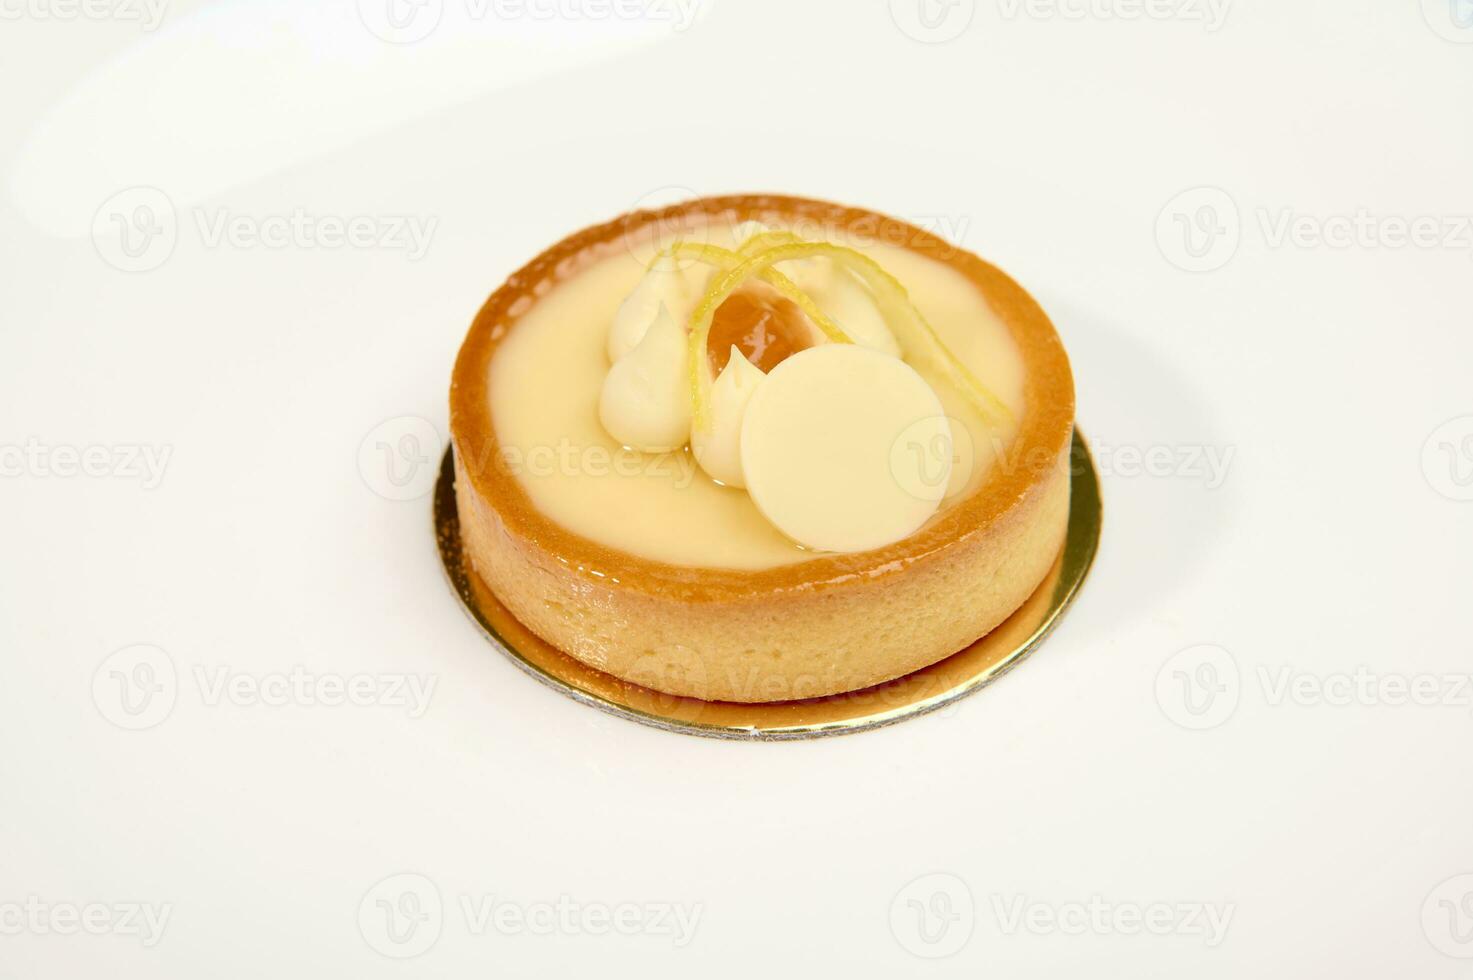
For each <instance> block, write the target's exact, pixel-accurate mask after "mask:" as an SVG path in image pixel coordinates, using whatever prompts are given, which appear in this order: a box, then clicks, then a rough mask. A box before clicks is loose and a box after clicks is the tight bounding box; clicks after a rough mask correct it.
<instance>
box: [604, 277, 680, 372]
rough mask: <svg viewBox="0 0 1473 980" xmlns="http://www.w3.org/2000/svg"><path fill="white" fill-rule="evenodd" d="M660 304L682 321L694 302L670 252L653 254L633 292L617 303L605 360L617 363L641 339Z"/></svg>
mask: <svg viewBox="0 0 1473 980" xmlns="http://www.w3.org/2000/svg"><path fill="white" fill-rule="evenodd" d="M661 306H664V307H665V308H666V309H668V310H669V311H670V314H671V315H672V316H673V317H675V318H676V320H677V322H683V321H684V320H685V318H686V317H687V316H689V315H690V311H691V308H692V307H694V306H695V297H694V295H693V292H692V287H691V283H690V280H689V279H688V278H687V277H686V275H685V273H684V272H683V271H682V270H681V267H680V263H679V262H677V261H676V260H675V258H674V257H673V256H670V255H661V256H660V257H659V258H657V259H656V260H655V262H654V264H653V265H652V266H650V269H649V271H648V272H646V273H645V274H644V278H642V279H640V281H639V285H637V286H635V287H634V292H632V293H630V294H629V296H628V297H626V298H625V300H624V302H623V303H620V304H619V309H618V310H617V311H616V312H615V313H614V322H613V325H612V326H611V327H610V328H609V345H608V351H609V362H610V363H612V364H617V363H618V362H619V361H620V360H622V359H623V357H624V355H626V354H628V353H629V352H630V351H632V350H634V348H635V347H637V346H638V345H639V342H640V341H641V340H643V339H644V335H645V331H647V330H649V328H650V324H652V323H654V322H655V317H656V316H658V315H659V313H660V308H661Z"/></svg>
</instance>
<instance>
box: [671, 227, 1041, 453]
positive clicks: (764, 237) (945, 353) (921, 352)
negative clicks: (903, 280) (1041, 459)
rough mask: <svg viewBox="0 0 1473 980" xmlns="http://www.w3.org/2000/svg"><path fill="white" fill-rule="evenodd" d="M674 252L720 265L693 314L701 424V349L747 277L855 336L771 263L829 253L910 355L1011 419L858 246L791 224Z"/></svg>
mask: <svg viewBox="0 0 1473 980" xmlns="http://www.w3.org/2000/svg"><path fill="white" fill-rule="evenodd" d="M668 251H669V252H670V253H671V254H673V255H677V256H680V257H683V258H690V259H695V260H697V261H701V262H704V263H706V264H708V265H713V266H715V267H716V268H717V269H718V270H719V271H718V274H717V275H716V276H715V277H713V279H712V281H711V283H710V285H709V286H708V287H707V289H706V292H705V295H703V296H702V297H701V299H700V301H699V302H698V303H697V304H696V307H695V310H694V311H693V312H692V313H691V319H690V357H689V358H688V367H689V372H690V385H691V401H692V409H693V421H694V422H695V424H696V425H697V426H700V427H701V428H702V429H707V428H709V426H710V391H711V383H712V378H711V376H710V367H709V365H708V364H707V358H705V357H703V356H702V352H703V351H704V350H705V348H706V344H707V341H708V338H709V336H710V332H711V323H712V320H713V319H714V318H715V315H716V310H717V309H718V308H719V307H720V306H721V304H722V303H724V302H726V300H727V299H728V298H729V297H730V296H731V295H732V294H733V293H734V292H736V291H737V289H739V288H740V287H741V286H742V284H743V283H745V282H747V281H748V280H749V279H753V278H758V279H761V280H762V281H763V282H765V283H767V284H768V285H770V286H772V287H773V288H774V289H775V290H777V291H778V292H779V293H780V294H782V295H783V296H784V297H785V298H787V299H789V300H791V301H792V302H793V303H794V304H795V305H797V307H798V308H799V309H800V310H802V311H803V313H804V315H805V316H807V317H808V319H809V320H811V321H812V322H813V324H814V326H815V327H817V328H818V330H819V331H820V332H821V333H823V334H824V336H825V337H827V338H828V339H829V340H830V341H831V342H834V343H851V342H852V341H851V340H850V338H849V337H848V336H847V335H846V334H845V333H844V331H843V330H842V329H841V328H840V327H839V326H838V325H837V324H835V323H834V322H833V320H831V319H830V318H829V317H827V316H825V315H824V313H823V312H822V311H821V310H820V309H819V308H818V306H817V304H816V303H814V301H813V299H812V298H811V297H810V296H809V295H808V294H807V293H805V292H803V291H802V290H801V289H799V288H798V287H797V285H795V284H794V283H793V281H792V280H791V279H789V278H788V277H787V276H784V275H783V274H782V273H781V272H778V271H777V270H776V269H774V268H773V266H774V265H776V264H777V263H779V262H790V261H795V260H801V259H812V258H826V259H829V260H831V261H832V262H834V263H835V264H836V265H838V266H840V267H841V268H843V269H845V270H847V271H849V272H851V273H853V274H854V275H855V276H857V277H858V278H859V280H860V281H861V282H862V283H864V285H865V286H867V287H868V288H869V291H870V293H871V295H872V296H873V297H874V299H875V303H876V306H877V307H878V308H879V310H880V313H881V315H882V316H883V317H884V319H885V321H886V323H887V325H889V327H890V329H891V330H892V331H894V332H895V334H896V335H897V339H898V340H899V341H900V345H901V349H902V350H903V352H904V353H905V355H906V359H907V360H912V361H916V360H918V361H921V362H922V363H924V364H927V365H928V366H930V367H932V368H933V369H935V370H937V371H939V372H940V373H942V374H944V375H945V376H946V377H947V378H948V379H949V380H950V381H951V382H952V384H953V385H954V386H955V387H956V388H958V389H959V390H960V391H961V392H962V393H963V394H964V395H965V396H966V397H967V399H968V400H969V401H970V402H971V403H972V404H973V406H974V407H975V408H976V409H977V410H978V411H979V412H980V413H981V414H982V415H983V417H984V418H987V419H990V420H993V421H1010V420H1011V419H1012V412H1011V411H1010V410H1009V409H1008V407H1007V405H1005V404H1004V403H1003V402H1002V400H1001V399H999V398H998V397H997V396H996V395H995V394H993V393H992V392H991V391H990V390H989V389H988V388H987V387H986V386H985V385H983V384H982V382H981V381H979V380H978V379H977V377H976V375H974V374H973V373H972V372H971V371H970V370H968V368H967V366H966V365H965V364H963V363H962V362H961V360H960V359H959V358H958V357H957V356H956V355H955V354H954V353H952V351H951V349H950V348H949V347H947V346H946V343H945V341H943V340H942V339H941V337H940V335H939V334H937V333H936V330H935V328H934V327H932V326H931V324H930V322H929V321H928V320H927V319H926V318H925V316H924V315H923V314H922V313H921V311H920V310H919V309H918V308H917V307H916V305H915V303H914V302H913V301H912V300H911V298H910V294H909V293H908V292H907V291H906V289H905V287H904V286H903V285H901V284H900V281H899V280H897V279H896V278H895V277H894V276H892V275H890V273H888V272H886V271H885V269H884V268H883V267H882V266H881V265H880V264H879V263H878V262H876V261H875V260H874V259H872V258H870V257H869V256H867V255H865V254H864V253H862V252H859V251H856V250H855V249H852V248H848V247H846V246H843V245H835V244H833V243H831V242H814V241H807V240H805V239H803V238H801V237H799V236H798V235H795V234H793V233H792V232H789V231H771V232H764V233H761V234H758V235H754V236H752V237H751V238H749V239H748V240H747V241H745V242H743V243H742V245H741V246H740V247H739V248H738V249H737V250H736V251H732V250H731V249H725V248H721V247H719V246H715V245H699V244H693V243H688V242H677V243H675V244H674V245H673V246H671V247H670V248H669V249H668Z"/></svg>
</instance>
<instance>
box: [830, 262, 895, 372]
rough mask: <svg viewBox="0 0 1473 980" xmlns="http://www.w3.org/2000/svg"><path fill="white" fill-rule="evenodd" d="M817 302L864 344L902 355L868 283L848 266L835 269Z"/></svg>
mask: <svg viewBox="0 0 1473 980" xmlns="http://www.w3.org/2000/svg"><path fill="white" fill-rule="evenodd" d="M814 301H815V302H816V303H818V306H819V308H820V309H822V310H823V311H824V312H825V313H827V314H828V315H829V316H830V317H832V318H833V321H834V322H835V323H837V324H838V325H839V329H840V330H842V331H844V332H845V333H846V334H848V335H849V339H850V340H852V341H854V342H855V343H856V344H858V345H859V346H861V347H868V348H869V349H870V350H877V351H879V352H880V353H882V354H889V355H890V356H891V357H900V356H901V351H900V344H899V343H898V342H897V341H896V340H895V335H894V334H893V333H891V332H890V327H889V326H888V325H887V324H886V323H885V317H884V315H883V314H882V313H880V307H879V305H878V304H877V303H876V302H875V298H874V296H873V294H871V293H870V291H869V290H868V289H867V288H865V285H864V284H863V283H862V282H860V281H859V280H858V279H856V278H854V276H853V275H852V274H850V273H849V272H848V271H846V270H844V269H833V270H831V273H830V275H829V276H828V278H827V280H826V282H825V284H824V286H823V288H821V289H819V290H817V295H816V296H815V297H814Z"/></svg>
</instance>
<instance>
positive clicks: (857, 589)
mask: <svg viewBox="0 0 1473 980" xmlns="http://www.w3.org/2000/svg"><path fill="white" fill-rule="evenodd" d="M697 217H705V218H706V219H708V220H710V221H713V222H715V221H721V222H731V223H736V222H740V221H745V220H749V219H759V220H767V221H769V222H774V223H783V222H792V223H803V224H812V223H821V224H823V225H826V226H829V227H834V228H839V229H843V230H845V231H846V232H848V233H852V234H854V235H856V236H870V237H871V238H873V239H876V240H879V241H883V242H886V243H888V244H896V245H902V246H904V247H905V248H908V249H910V250H912V251H914V252H917V253H920V254H922V255H925V256H927V257H929V258H932V259H935V260H937V261H940V262H943V263H945V264H946V265H949V266H950V267H951V268H953V269H955V270H956V271H958V272H960V273H961V274H962V275H964V276H966V277H967V279H969V280H970V281H971V282H972V283H973V284H974V285H975V286H976V287H977V289H978V290H980V291H981V292H982V294H983V296H984V297H985V298H986V300H987V302H988V304H989V305H990V306H991V307H992V309H993V310H994V311H995V312H996V314H997V315H998V316H999V317H1000V318H1001V320H1002V321H1003V323H1004V324H1005V325H1006V326H1007V328H1008V330H1009V331H1010V333H1011V334H1012V337H1013V340H1014V342H1015V343H1016V344H1017V347H1018V350H1019V353H1020V355H1021V357H1022V360H1023V366H1024V375H1025V379H1024V409H1023V413H1022V417H1021V418H1020V420H1019V426H1018V431H1017V433H1016V435H1015V437H1014V439H1013V442H1012V444H1011V446H1010V447H1009V449H1008V450H1007V452H1006V455H1005V457H1004V458H1003V459H1001V460H999V461H998V462H997V464H995V465H994V467H993V469H992V470H991V471H990V472H989V473H988V475H987V476H986V477H985V479H984V480H983V481H982V483H981V485H980V486H978V487H977V488H976V489H975V490H974V491H972V492H971V493H970V494H969V495H968V496H967V497H966V498H965V499H963V500H961V501H959V502H956V503H955V504H953V505H951V506H950V507H949V508H948V509H947V510H945V511H944V512H943V513H942V514H940V515H939V516H938V517H937V519H935V520H934V521H933V522H931V523H930V524H928V525H927V526H926V527H924V528H922V529H921V530H920V531H918V532H917V533H916V534H914V535H911V536H910V537H908V538H906V539H904V540H902V541H899V542H896V543H895V544H892V545H889V546H887V547H884V548H878V549H875V550H872V551H865V552H860V553H856V554H846V555H831V556H823V557H818V558H814V559H812V560H809V561H805V562H801V563H799V564H794V565H785V566H781V567H777V568H769V569H762V570H758V571H741V570H734V569H722V568H693V567H686V566H679V565H671V564H666V563H662V562H657V561H651V560H648V559H645V558H642V557H640V556H637V555H633V554H630V553H628V552H625V551H621V550H618V549H614V548H610V547H607V546H605V545H602V544H600V543H598V542H596V541H593V540H591V539H589V538H586V537H583V536H582V535H579V534H575V533H574V532H572V531H570V530H568V529H567V528H565V527H563V526H561V525H559V524H557V523H556V522H554V521H552V520H551V519H550V518H548V517H547V516H545V515H544V514H542V513H541V512H540V511H539V510H538V509H537V508H536V507H535V506H534V505H533V503H532V500H531V498H530V497H529V496H528V494H527V492H526V490H525V489H524V488H523V487H522V485H521V484H520V483H519V482H518V480H517V478H516V476H515V475H513V474H512V473H511V472H509V471H508V470H507V469H506V468H505V467H503V466H499V465H496V462H497V461H498V460H501V459H502V458H503V455H502V452H501V447H500V446H499V445H498V443H497V440H496V431H495V425H494V422H493V419H492V417H491V408H490V399H489V397H488V394H489V393H488V390H487V385H488V379H489V376H490V371H489V368H490V364H491V359H492V358H493V357H494V356H495V354H496V351H497V348H498V346H499V344H500V342H501V340H502V339H503V338H504V337H505V336H506V335H507V332H508V331H509V330H512V329H514V328H515V324H516V321H517V319H518V318H519V317H520V316H521V315H523V314H524V313H525V312H526V311H527V310H528V309H530V308H531V306H532V304H534V303H535V302H536V301H537V299H538V297H540V296H541V295H543V294H545V293H546V291H547V290H548V289H550V288H551V287H552V286H553V285H555V284H556V283H557V282H558V281H560V280H561V279H564V278H567V277H569V276H572V275H575V274H576V273H577V271H578V270H579V269H580V268H582V267H583V266H585V265H587V264H589V263H591V262H593V261H596V260H597V259H599V258H601V257H603V256H605V255H608V254H610V253H611V251H612V250H614V249H620V248H624V247H625V246H626V243H627V242H628V241H630V240H632V239H634V238H636V237H638V236H646V237H647V236H649V235H651V234H653V233H654V230H655V229H658V228H661V227H668V226H670V225H672V224H675V223H678V222H681V221H684V220H690V219H693V218H697ZM1073 421H1074V384H1073V377H1072V375H1071V373H1070V368H1069V360H1068V357H1067V355H1066V354H1065V352H1064V348H1063V346H1062V344H1061V343H1060V342H1059V338H1058V335H1057V333H1056V332H1055V331H1054V328H1053V325H1052V324H1051V323H1050V322H1049V320H1048V317H1047V316H1046V315H1045V314H1044V312H1043V310H1042V309H1040V308H1039V306H1038V304H1037V303H1036V302H1034V300H1033V299H1032V297H1031V296H1029V295H1028V293H1027V292H1026V291H1024V290H1023V289H1022V287H1020V286H1019V285H1018V284H1017V283H1015V282H1014V281H1013V280H1012V279H1010V278H1009V277H1008V276H1007V275H1006V274H1004V273H1003V272H1001V271H1000V270H998V269H997V268H995V267H994V266H992V265H990V264H989V263H987V262H984V261H983V260H982V259H980V258H977V257H976V256H974V255H972V254H971V253H969V252H965V251H963V250H961V249H959V248H957V247H956V246H955V245H952V244H950V243H948V242H945V241H943V240H942V239H939V238H937V237H935V236H934V235H931V234H929V233H928V232H925V231H923V230H921V229H919V228H916V227H914V226H911V225H909V224H906V223H904V222H901V221H897V220H896V219H893V218H888V217H885V216H882V215H879V214H876V213H874V212H872V211H867V210H863V209H859V208H849V207H842V206H839V205H834V204H828V203H824V202H821V201H814V200H807V199H802V198H793V197H782V196H771V195H762V196H754V195H742V196H731V197H714V198H702V199H699V200H695V201H688V202H684V203H682V204H679V205H676V206H674V207H670V208H665V209H663V210H659V211H638V212H633V213H631V214H628V215H625V216H623V217H621V218H618V219H616V220H614V221H611V222H609V223H607V224H603V225H598V226H595V227H592V228H588V229H586V230H584V231H582V232H579V233H577V234H575V235H573V236H571V237H569V238H567V239H565V240H563V241H562V242H560V243H558V244H557V245H554V246H553V247H552V248H550V249H548V250H547V251H546V252H544V253H542V254H541V255H539V256H538V257H537V258H535V259H533V260H532V261H531V262H530V263H528V264H527V265H526V266H525V267H524V268H523V269H521V270H520V271H518V272H517V273H515V274H513V275H512V276H511V277H510V278H509V279H508V280H507V282H506V283H505V284H504V285H503V286H502V287H501V288H500V289H498V290H497V291H496V292H494V293H493V294H492V295H491V297H490V298H489V299H488V300H487V301H486V303H485V305H484V306H483V307H482V308H481V310H480V312H479V314H477V316H476V318H475V321H474V322H473V323H472V325H471V329H470V332H469V334H468V335H467V337H466V339H465V342H464V344H463V346H462V347H461V350H460V355H459V357H458V358H457V360H456V363H455V369H454V374H453V377H452V382H451V390H450V435H451V441H452V444H453V446H454V449H455V494H456V503H457V509H458V511H459V515H460V522H461V531H462V536H463V538H464V542H463V543H464V550H465V554H466V556H467V557H468V559H469V561H470V564H471V567H472V569H473V570H474V571H475V572H476V574H478V575H479V576H480V577H481V578H482V579H483V580H484V581H485V583H486V584H487V585H488V586H489V587H490V588H491V590H492V591H493V592H494V593H495V594H496V596H497V598H498V599H500V601H501V602H502V603H503V604H504V605H505V606H506V607H507V608H508V609H509V610H510V611H511V612H512V613H513V614H514V615H515V616H516V617H517V618H518V619H519V620H520V621H521V622H522V623H523V624H525V625H526V626H527V627H528V628H529V629H531V630H532V631H533V632H534V633H536V634H537V635H538V636H540V637H542V638H543V639H544V640H546V641H547V642H549V643H551V644H552V645H554V646H556V647H558V648H559V649H561V650H563V651H564V652H565V653H567V654H569V655H570V656H573V657H575V658H577V659H578V660H580V661H582V662H583V663H586V664H588V665H589V666H591V667H594V668H596V669H599V670H602V671H605V672H607V673H609V674H612V675H614V676H616V677H619V678H621V679H623V680H626V681H629V682H631V683H635V684H639V685H641V686H643V687H647V688H652V689H654V690H657V691H662V692H666V693H669V694H678V695H683V696H686V697H694V698H700V699H702V700H708V701H712V700H717V701H739V702H770V701H788V700H794V699H799V698H810V697H819V696H823V695H828V694H837V693H841V692H844V691H852V690H858V689H860V688H865V687H869V686H871V685H874V684H878V683H881V682H883V681H887V680H891V679H893V678H896V677H900V676H903V675H905V674H908V673H911V672H912V671H915V670H918V669H920V668H922V667H925V666H927V665H929V664H932V663H935V662H936V661H938V660H941V659H943V658H945V657H947V656H950V655H951V654H952V653H954V652H956V651H958V650H960V649H962V648H963V647H966V646H967V645H969V644H971V643H972V642H974V641H976V640H977V639H979V638H980V637H982V636H983V635H985V634H986V633H988V632H989V631H991V630H992V629H993V627H995V626H997V625H998V624H999V623H1001V622H1002V621H1003V620H1004V619H1006V618H1007V617H1008V616H1009V615H1011V614H1012V612H1013V611H1014V610H1016V609H1017V608H1018V607H1019V606H1020V605H1022V603H1023V601H1024V600H1025V599H1027V597H1028V596H1029V595H1030V594H1031V593H1032V592H1033V591H1034V589H1035V588H1036V587H1037V585H1038V584H1039V582H1040V581H1041V580H1042V579H1043V578H1044V576H1045V575H1046V574H1047V573H1048V571H1049V569H1050V568H1051V567H1052V565H1053V563H1054V560H1055V558H1056V557H1057V555H1058V553H1059V549H1060V547H1061V545H1062V543H1063V541H1064V532H1065V527H1066V524H1067V522H1068V515H1069V472H1068V458H1069V445H1070V433H1071V430H1072V428H1073Z"/></svg>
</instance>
